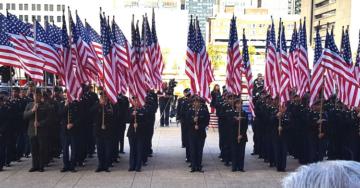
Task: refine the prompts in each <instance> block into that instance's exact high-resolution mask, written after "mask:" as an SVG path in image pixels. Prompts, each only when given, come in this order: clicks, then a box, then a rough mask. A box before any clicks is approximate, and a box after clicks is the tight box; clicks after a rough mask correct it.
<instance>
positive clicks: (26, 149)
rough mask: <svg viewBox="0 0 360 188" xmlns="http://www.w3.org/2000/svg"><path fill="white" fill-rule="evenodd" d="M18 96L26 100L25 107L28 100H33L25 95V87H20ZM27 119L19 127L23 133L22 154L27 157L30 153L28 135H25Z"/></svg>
mask: <svg viewBox="0 0 360 188" xmlns="http://www.w3.org/2000/svg"><path fill="white" fill-rule="evenodd" d="M20 97H21V98H22V99H24V100H25V101H26V105H25V107H26V106H27V104H28V103H29V102H34V99H33V98H30V97H29V96H28V95H27V89H26V88H22V89H21V90H20ZM29 121H30V120H29V119H28V120H26V119H23V124H22V128H21V132H22V135H23V141H24V144H23V146H24V147H23V154H24V155H25V158H29V155H30V142H29V136H28V135H27V131H28V128H29Z"/></svg>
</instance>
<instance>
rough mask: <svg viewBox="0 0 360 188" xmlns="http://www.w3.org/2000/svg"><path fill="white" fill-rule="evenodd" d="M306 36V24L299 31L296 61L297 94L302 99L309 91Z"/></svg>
mask: <svg viewBox="0 0 360 188" xmlns="http://www.w3.org/2000/svg"><path fill="white" fill-rule="evenodd" d="M306 41H307V36H306V23H305V20H304V24H303V27H302V30H301V31H300V44H299V61H298V70H299V72H298V74H299V75H298V76H299V80H300V81H299V83H300V88H299V90H298V91H297V94H298V95H299V96H300V98H302V97H303V96H304V94H305V93H306V92H308V91H309V90H310V72H309V60H308V54H307V42H306Z"/></svg>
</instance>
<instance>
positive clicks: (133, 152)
mask: <svg viewBox="0 0 360 188" xmlns="http://www.w3.org/2000/svg"><path fill="white" fill-rule="evenodd" d="M133 112H134V107H130V108H129V109H128V111H127V123H130V125H129V128H128V132H127V137H128V139H129V144H130V157H129V166H130V168H129V171H134V170H136V171H140V170H141V159H142V158H141V157H142V151H143V145H144V139H145V135H146V130H147V127H146V126H148V118H149V117H148V112H147V110H146V109H145V108H144V107H142V108H137V109H136V123H137V125H138V127H137V128H136V130H135V127H134V120H135V116H134V115H133Z"/></svg>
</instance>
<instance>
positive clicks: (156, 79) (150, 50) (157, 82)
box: [146, 19, 162, 90]
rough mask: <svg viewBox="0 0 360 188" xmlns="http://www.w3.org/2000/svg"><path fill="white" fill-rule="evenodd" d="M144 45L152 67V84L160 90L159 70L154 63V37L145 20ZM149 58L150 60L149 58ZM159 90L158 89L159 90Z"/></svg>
mask: <svg viewBox="0 0 360 188" xmlns="http://www.w3.org/2000/svg"><path fill="white" fill-rule="evenodd" d="M146 31H147V33H146V43H147V49H148V50H147V54H148V57H149V59H151V67H152V74H153V82H154V83H153V84H154V87H153V88H156V89H159V88H161V89H162V82H160V81H162V79H161V74H160V70H159V67H158V64H157V62H156V52H155V50H156V49H155V43H154V41H153V40H154V36H153V34H152V31H151V30H150V24H149V22H148V20H147V19H146ZM150 57H151V58H150ZM159 90H160V89H159Z"/></svg>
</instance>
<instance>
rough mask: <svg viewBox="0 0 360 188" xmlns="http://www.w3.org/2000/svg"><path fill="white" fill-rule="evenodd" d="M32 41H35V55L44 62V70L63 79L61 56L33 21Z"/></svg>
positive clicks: (39, 26)
mask: <svg viewBox="0 0 360 188" xmlns="http://www.w3.org/2000/svg"><path fill="white" fill-rule="evenodd" d="M34 36H35V37H34V39H35V41H36V54H37V55H39V56H40V57H42V58H43V59H44V60H45V66H44V70H45V71H47V72H51V73H53V74H56V75H58V76H59V77H60V78H62V77H63V75H62V73H63V69H62V67H63V66H62V62H61V56H60V53H59V52H58V50H57V49H56V47H55V45H54V43H53V40H52V39H51V38H50V37H49V35H48V33H47V32H46V31H45V30H44V29H43V28H42V26H41V25H40V23H39V22H38V21H36V20H34Z"/></svg>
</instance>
